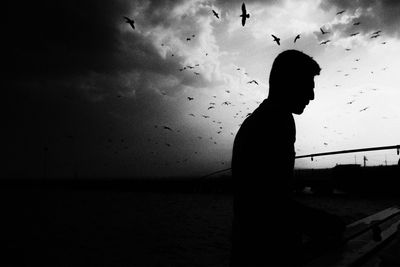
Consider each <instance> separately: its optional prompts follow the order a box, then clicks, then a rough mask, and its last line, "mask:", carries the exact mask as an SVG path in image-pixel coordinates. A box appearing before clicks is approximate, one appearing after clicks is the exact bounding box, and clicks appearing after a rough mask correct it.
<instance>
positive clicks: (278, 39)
mask: <svg viewBox="0 0 400 267" xmlns="http://www.w3.org/2000/svg"><path fill="white" fill-rule="evenodd" d="M271 36H272V37H273V38H274V42H276V43H277V44H278V45H281V44H280V43H279V41H280V40H281V39H280V38H278V37H276V36H275V35H273V34H271Z"/></svg>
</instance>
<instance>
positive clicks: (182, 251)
mask: <svg viewBox="0 0 400 267" xmlns="http://www.w3.org/2000/svg"><path fill="white" fill-rule="evenodd" d="M224 183H226V180H225V181H224V180H222V181H219V182H201V183H200V182H191V183H187V182H183V181H169V182H168V181H167V182H160V181H153V182H143V181H142V182H139V181H135V182H133V181H126V180H125V181H123V180H119V181H116V180H113V181H110V180H96V181H86V182H83V181H75V182H73V181H58V182H52V183H50V182H38V181H35V182H28V181H18V182H15V181H13V182H11V181H4V180H3V181H2V184H1V213H2V216H1V218H2V222H3V223H2V225H3V226H2V228H1V233H0V234H1V240H2V246H4V247H3V248H2V254H3V256H2V257H1V258H0V261H1V262H0V265H15V266H21V265H29V266H32V265H38V266H44V265H49V266H50V265H51V266H93V265H104V266H110V265H113V266H138V265H139V266H144V265H145V266H155V265H159V266H160V265H162V266H210V265H213V266H227V265H228V263H229V257H230V248H231V243H230V234H231V223H232V216H233V214H232V199H233V198H232V194H231V193H230V192H229V190H222V189H223V188H226V187H224V186H223V184H224ZM297 198H298V200H299V201H301V202H303V203H305V204H307V205H310V206H315V207H319V208H322V209H324V210H327V211H329V212H332V213H334V214H338V215H340V216H342V218H343V219H344V220H345V221H346V222H347V223H350V222H353V221H355V220H357V219H360V218H363V217H365V216H367V215H369V214H372V213H375V212H378V211H380V210H382V209H384V208H387V207H389V206H392V205H396V204H400V201H399V198H398V197H397V198H396V197H394V196H383V195H368V196H366V195H354V194H353V195H346V194H344V195H342V194H340V195H328V196H324V195H319V196H315V195H298V196H297ZM266 212H267V211H266ZM272 216H273V215H272Z"/></svg>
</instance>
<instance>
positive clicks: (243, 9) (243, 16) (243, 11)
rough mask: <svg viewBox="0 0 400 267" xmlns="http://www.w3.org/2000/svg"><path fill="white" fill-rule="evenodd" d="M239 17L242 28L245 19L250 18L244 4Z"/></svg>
mask: <svg viewBox="0 0 400 267" xmlns="http://www.w3.org/2000/svg"><path fill="white" fill-rule="evenodd" d="M240 17H242V26H243V27H244V24H245V23H246V18H250V14H248V13H247V12H246V5H245V4H244V3H243V4H242V15H240Z"/></svg>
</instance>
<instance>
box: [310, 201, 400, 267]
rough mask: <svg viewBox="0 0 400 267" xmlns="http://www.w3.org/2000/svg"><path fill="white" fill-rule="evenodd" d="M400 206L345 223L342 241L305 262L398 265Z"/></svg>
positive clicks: (322, 264)
mask: <svg viewBox="0 0 400 267" xmlns="http://www.w3.org/2000/svg"><path fill="white" fill-rule="evenodd" d="M399 229H400V208H398V207H391V208H388V209H385V210H383V211H381V212H378V213H376V214H373V215H371V216H368V217H366V218H364V219H361V220H359V221H356V222H354V223H351V224H349V225H347V227H346V231H345V233H344V239H343V243H342V244H341V245H340V246H338V247H337V248H335V249H331V250H329V251H327V252H325V253H323V254H322V255H320V256H319V257H316V258H315V259H313V260H311V261H310V262H309V263H308V264H307V265H306V266H368V267H369V266H400V231H399Z"/></svg>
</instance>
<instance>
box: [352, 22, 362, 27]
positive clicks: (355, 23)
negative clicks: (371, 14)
mask: <svg viewBox="0 0 400 267" xmlns="http://www.w3.org/2000/svg"><path fill="white" fill-rule="evenodd" d="M360 24H361V22H354V23H353V25H355V26H357V25H360Z"/></svg>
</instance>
